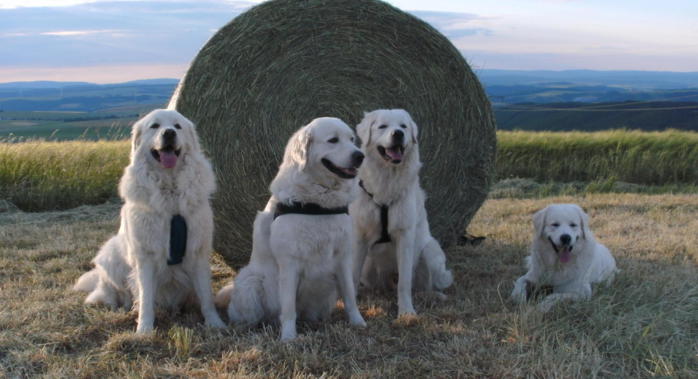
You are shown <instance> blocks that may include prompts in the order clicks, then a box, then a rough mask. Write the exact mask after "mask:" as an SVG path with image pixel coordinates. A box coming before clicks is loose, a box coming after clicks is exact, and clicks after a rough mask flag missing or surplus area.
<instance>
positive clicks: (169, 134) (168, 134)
mask: <svg viewBox="0 0 698 379" xmlns="http://www.w3.org/2000/svg"><path fill="white" fill-rule="evenodd" d="M162 137H163V138H164V139H165V141H173V140H174V139H175V137H177V132H175V131H174V130H172V129H167V130H165V133H163V134H162Z"/></svg>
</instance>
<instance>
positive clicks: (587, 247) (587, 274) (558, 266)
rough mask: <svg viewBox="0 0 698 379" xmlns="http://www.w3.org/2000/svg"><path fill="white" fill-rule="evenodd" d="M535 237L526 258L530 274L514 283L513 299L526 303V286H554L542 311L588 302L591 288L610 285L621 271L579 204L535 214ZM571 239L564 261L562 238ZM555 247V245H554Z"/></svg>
mask: <svg viewBox="0 0 698 379" xmlns="http://www.w3.org/2000/svg"><path fill="white" fill-rule="evenodd" d="M533 225H534V229H535V231H534V235H533V244H532V246H531V255H530V256H529V257H527V259H526V265H527V268H528V272H527V273H526V275H524V276H522V277H520V278H519V279H518V280H517V281H516V282H515V284H514V290H513V291H512V293H511V296H512V299H513V300H514V301H515V302H517V303H523V302H525V301H526V298H527V297H528V295H529V294H528V293H527V292H528V291H527V286H545V285H549V286H552V287H553V293H552V294H551V295H548V296H547V297H546V298H545V299H543V301H542V302H541V304H540V305H539V308H540V309H541V310H542V311H548V310H550V309H551V308H552V307H553V306H554V305H555V304H556V303H557V302H559V301H561V300H566V299H569V300H577V299H588V298H590V297H591V294H592V288H591V285H592V284H595V283H601V282H605V283H606V284H607V285H610V284H611V282H612V281H613V278H614V276H615V274H616V272H617V271H618V270H617V269H616V261H615V259H613V256H612V255H611V253H610V251H609V250H608V249H607V248H606V246H604V245H602V244H600V243H599V242H597V241H596V239H595V238H594V235H593V234H592V232H591V229H590V227H589V216H587V214H586V213H585V212H584V211H583V210H582V208H580V207H579V206H578V205H576V204H551V205H549V206H547V207H545V208H544V209H542V210H540V211H538V212H536V213H535V214H534V215H533ZM563 235H567V236H569V237H570V243H569V245H570V246H571V252H570V259H569V261H567V262H562V260H561V259H560V255H559V253H558V252H556V251H555V249H556V248H558V250H560V249H561V248H560V247H559V246H561V245H562V244H563V242H562V236H563ZM553 244H555V246H553Z"/></svg>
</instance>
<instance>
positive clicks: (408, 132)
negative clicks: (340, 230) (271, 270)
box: [350, 109, 453, 316]
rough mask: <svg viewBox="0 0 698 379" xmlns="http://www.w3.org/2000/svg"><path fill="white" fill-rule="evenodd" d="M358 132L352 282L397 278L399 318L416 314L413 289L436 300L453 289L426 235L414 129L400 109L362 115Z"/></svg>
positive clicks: (386, 282)
mask: <svg viewBox="0 0 698 379" xmlns="http://www.w3.org/2000/svg"><path fill="white" fill-rule="evenodd" d="M357 132H358V134H359V137H360V138H361V141H362V148H361V149H362V151H363V152H364V154H365V155H366V159H365V161H364V163H363V165H362V166H361V169H360V170H359V178H360V179H361V181H360V182H359V183H360V186H361V188H362V191H361V193H360V195H359V197H358V198H357V199H356V200H355V201H354V202H353V203H352V204H351V207H350V213H351V215H352V218H353V220H354V230H355V237H356V246H357V251H356V259H355V264H354V280H355V281H356V282H357V284H358V283H359V278H361V283H362V284H363V285H365V286H367V287H389V286H391V285H392V284H393V277H394V274H395V273H398V283H397V295H398V316H400V315H403V314H415V313H416V312H415V310H414V306H413V305H412V289H413V287H414V288H415V289H419V290H426V291H436V292H437V293H439V294H441V291H442V290H443V289H445V288H447V287H449V286H450V285H451V284H452V283H453V276H452V275H451V271H449V270H447V269H446V256H445V254H444V252H443V250H441V247H440V246H439V243H438V242H437V241H436V240H435V239H434V238H433V237H432V236H431V232H430V231H429V222H428V221H427V212H426V209H425V208H424V191H422V189H421V187H420V186H419V169H420V168H421V166H422V163H421V162H420V160H419V149H418V147H417V125H416V124H415V122H414V121H412V118H411V117H410V115H409V114H408V113H407V112H406V111H404V110H402V109H390V110H383V109H382V110H376V111H373V112H370V113H367V114H366V115H365V116H364V119H363V120H362V121H361V123H360V124H359V125H358V126H357ZM415 275H416V276H415ZM413 276H414V278H413ZM441 296H443V294H441Z"/></svg>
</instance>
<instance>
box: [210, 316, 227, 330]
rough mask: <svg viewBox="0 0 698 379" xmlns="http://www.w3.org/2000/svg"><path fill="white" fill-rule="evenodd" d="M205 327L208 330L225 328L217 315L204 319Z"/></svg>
mask: <svg viewBox="0 0 698 379" xmlns="http://www.w3.org/2000/svg"><path fill="white" fill-rule="evenodd" d="M206 326H208V327H209V328H216V329H223V328H225V327H226V325H225V323H224V322H223V320H221V318H220V317H218V315H215V316H210V317H207V318H206Z"/></svg>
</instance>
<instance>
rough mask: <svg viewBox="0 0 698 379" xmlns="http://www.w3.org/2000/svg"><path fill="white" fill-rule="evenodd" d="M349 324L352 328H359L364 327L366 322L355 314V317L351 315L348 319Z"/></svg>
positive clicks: (358, 314) (359, 315)
mask: <svg viewBox="0 0 698 379" xmlns="http://www.w3.org/2000/svg"><path fill="white" fill-rule="evenodd" d="M349 323H350V324H351V325H353V326H358V327H361V328H365V327H366V321H365V320H364V318H363V317H361V314H360V313H358V312H357V314H356V315H351V316H350V317H349Z"/></svg>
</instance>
